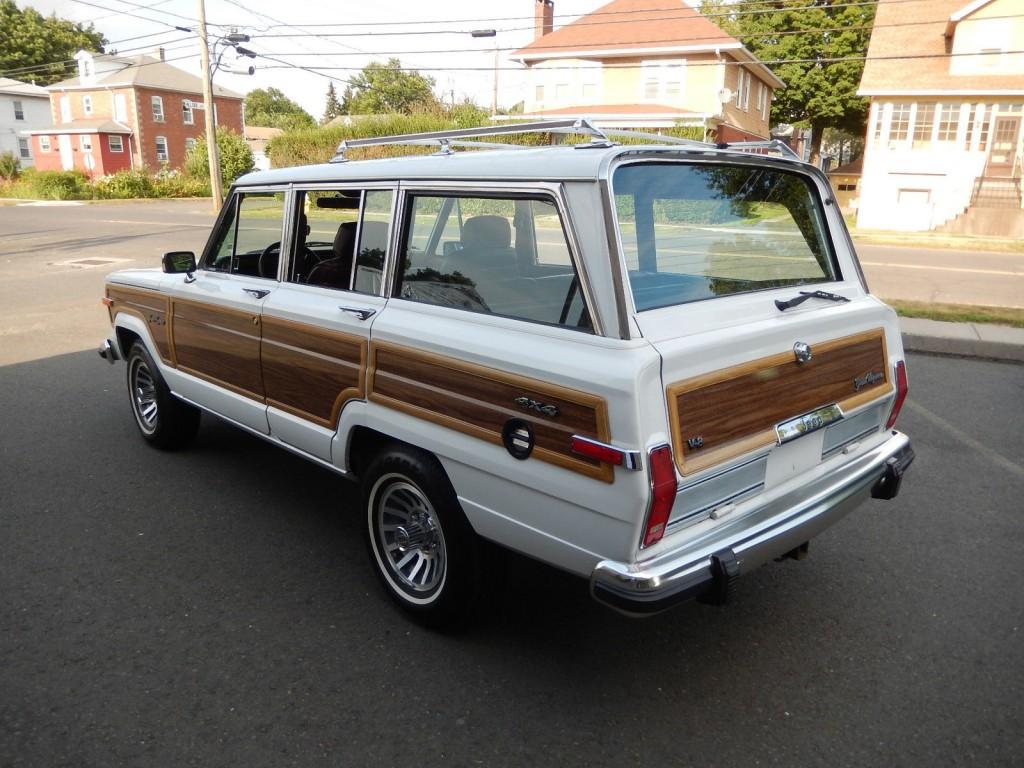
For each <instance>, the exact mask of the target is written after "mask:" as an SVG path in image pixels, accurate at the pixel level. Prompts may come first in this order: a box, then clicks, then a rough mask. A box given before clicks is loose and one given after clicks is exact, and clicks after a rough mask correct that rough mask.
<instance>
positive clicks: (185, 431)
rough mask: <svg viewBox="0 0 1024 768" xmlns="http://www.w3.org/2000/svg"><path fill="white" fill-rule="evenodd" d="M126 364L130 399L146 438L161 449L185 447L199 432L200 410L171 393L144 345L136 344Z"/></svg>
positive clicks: (133, 412) (143, 435)
mask: <svg viewBox="0 0 1024 768" xmlns="http://www.w3.org/2000/svg"><path fill="white" fill-rule="evenodd" d="M126 362H127V363H128V397H129V398H130V400H131V405H132V414H134V416H135V423H136V424H137V425H138V427H139V432H140V434H141V435H142V437H143V439H145V440H146V442H149V443H152V444H153V445H155V446H157V447H158V448H166V449H175V448H184V447H185V446H186V445H188V444H189V443H190V442H192V440H193V439H194V438H195V436H196V432H198V431H199V417H200V412H199V409H198V408H196V407H195V406H193V405H189V404H188V403H185V402H182V401H181V400H179V399H178V398H176V397H175V396H174V395H172V394H171V390H170V389H169V388H168V387H167V384H166V382H164V378H163V376H161V375H160V371H159V370H158V369H157V367H156V363H154V362H153V358H152V357H150V355H149V352H147V351H146V348H145V347H144V346H143V345H142V342H140V341H136V342H135V343H133V344H132V346H131V349H130V350H129V351H128V357H127V360H126Z"/></svg>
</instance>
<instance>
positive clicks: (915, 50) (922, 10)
mask: <svg viewBox="0 0 1024 768" xmlns="http://www.w3.org/2000/svg"><path fill="white" fill-rule="evenodd" d="M990 2H993V0H977V1H976V2H972V3H969V4H967V5H965V4H964V0H910V1H909V2H908V1H907V0H904V1H903V2H900V3H895V2H885V0H880V2H879V3H878V5H877V7H876V10H875V27H874V29H873V30H872V31H871V42H870V44H869V45H868V60H867V61H866V62H864V74H863V75H862V76H861V80H860V89H859V90H858V91H857V93H858V94H860V95H861V96H882V95H914V94H921V93H928V94H935V93H937V94H938V95H942V94H947V93H948V94H957V93H959V94H977V95H982V94H993V95H995V94H1007V95H1009V94H1017V93H1024V75H1001V74H992V75H989V74H982V73H973V74H971V76H969V77H966V76H964V75H953V74H950V71H949V62H950V59H949V58H948V57H947V56H945V54H947V53H948V51H947V50H946V45H947V42H948V37H947V28H948V25H950V24H952V25H953V26H954V27H955V26H956V23H957V22H963V21H964V19H966V17H967V16H969V15H970V14H972V13H974V12H975V11H978V10H980V9H981V8H982V6H984V5H988V4H989V3H990ZM904 55H906V56H927V57H930V58H906V59H901V58H892V57H898V56H904ZM872 59H874V60H872Z"/></svg>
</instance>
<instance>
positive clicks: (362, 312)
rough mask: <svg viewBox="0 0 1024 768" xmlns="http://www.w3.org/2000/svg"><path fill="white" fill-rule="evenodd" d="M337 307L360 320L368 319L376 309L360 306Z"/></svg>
mask: <svg viewBox="0 0 1024 768" xmlns="http://www.w3.org/2000/svg"><path fill="white" fill-rule="evenodd" d="M338 309H340V310H341V311H342V312H348V313H349V314H350V315H355V316H356V317H358V318H359V319H360V320H369V319H370V318H371V317H373V316H374V315H376V314H377V310H376V309H363V308H361V307H338Z"/></svg>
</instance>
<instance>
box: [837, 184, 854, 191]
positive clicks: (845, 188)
mask: <svg viewBox="0 0 1024 768" xmlns="http://www.w3.org/2000/svg"><path fill="white" fill-rule="evenodd" d="M839 191H840V192H856V191H857V185H856V184H840V185H839Z"/></svg>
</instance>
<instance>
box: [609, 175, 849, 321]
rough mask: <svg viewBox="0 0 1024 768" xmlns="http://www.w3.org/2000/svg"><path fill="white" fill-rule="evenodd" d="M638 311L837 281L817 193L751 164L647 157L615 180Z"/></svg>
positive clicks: (796, 178)
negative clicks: (658, 160)
mask: <svg viewBox="0 0 1024 768" xmlns="http://www.w3.org/2000/svg"><path fill="white" fill-rule="evenodd" d="M612 186H613V189H614V191H615V210H616V216H617V218H618V222H619V232H620V235H621V238H622V252H623V254H624V257H625V260H626V267H627V270H628V272H629V282H630V287H631V289H632V291H633V300H634V302H635V304H636V308H637V310H639V311H643V310H645V309H655V308H657V307H665V306H670V305H673V304H685V303H688V302H691V301H701V300H703V299H710V298H714V297H716V296H730V295H733V294H737V293H746V292H750V291H760V290H764V289H767V288H781V287H786V286H796V285H808V284H811V283H821V282H828V281H831V280H835V279H837V277H838V275H837V274H836V271H835V268H834V266H833V261H832V259H831V257H830V251H829V248H828V246H827V244H826V243H827V238H826V237H825V234H824V232H825V228H824V223H823V221H822V216H821V208H820V205H819V202H818V196H817V194H816V193H815V191H814V190H813V189H812V188H811V186H810V184H809V182H808V181H807V180H806V179H805V178H804V177H802V176H800V175H798V174H795V173H788V172H786V171H779V170H774V169H771V168H756V167H751V166H749V165H724V164H714V165H710V164H709V165H693V164H682V163H651V164H636V165H626V166H622V167H620V168H619V169H618V170H617V171H615V175H614V177H613V180H612Z"/></svg>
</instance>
